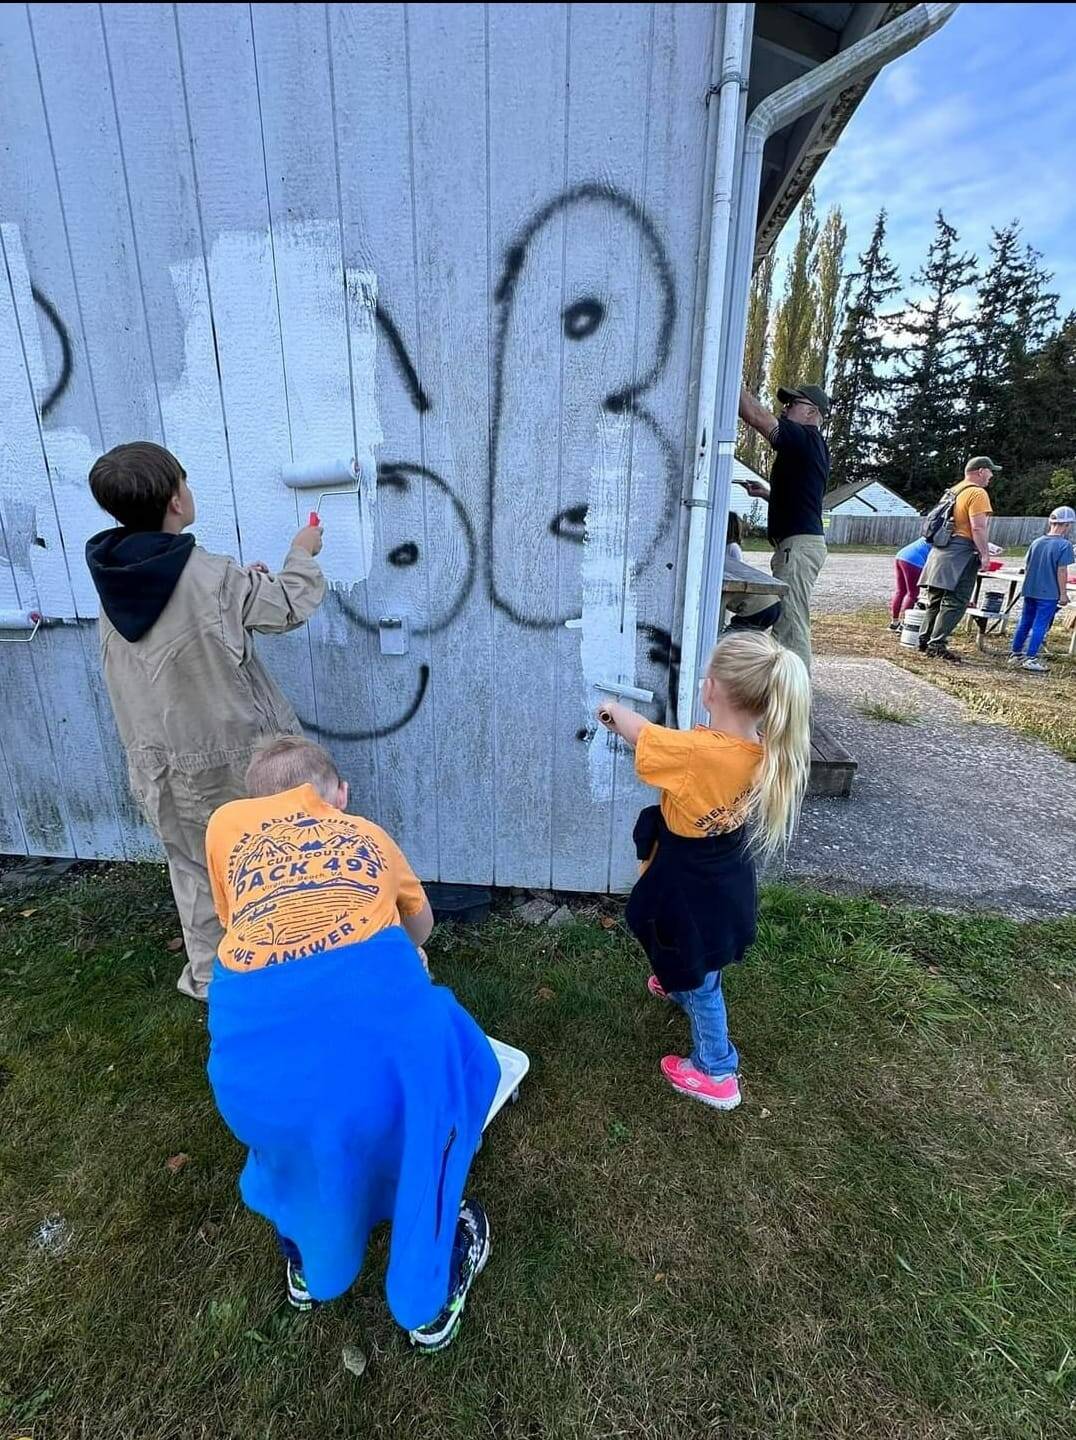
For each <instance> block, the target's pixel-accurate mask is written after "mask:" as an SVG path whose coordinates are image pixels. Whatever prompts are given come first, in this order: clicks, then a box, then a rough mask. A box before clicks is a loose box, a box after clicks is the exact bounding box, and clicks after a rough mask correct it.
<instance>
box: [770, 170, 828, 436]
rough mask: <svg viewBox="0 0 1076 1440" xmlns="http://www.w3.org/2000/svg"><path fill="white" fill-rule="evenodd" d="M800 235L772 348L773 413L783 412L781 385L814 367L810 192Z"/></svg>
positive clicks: (814, 235)
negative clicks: (780, 399) (778, 393)
mask: <svg viewBox="0 0 1076 1440" xmlns="http://www.w3.org/2000/svg"><path fill="white" fill-rule="evenodd" d="M799 221H800V224H799V232H798V234H797V235H796V243H795V245H794V246H793V247H792V254H791V255H790V256H789V257H788V266H787V269H786V271H785V289H784V294H783V295H782V297H781V303H780V305H778V307H777V314H776V315H775V316H774V322H773V347H772V350H771V352H770V364H769V371H768V380H767V385H766V396H767V399H768V400H769V403H770V406H771V408H772V409H773V410H775V411H776V410H778V409H780V405H779V402H778V399H777V389H778V386H780V385H795V384H797V383H803V382H806V380H807V376H806V374H805V373H804V372H805V371H806V370H807V369H808V368H809V366H810V364H811V351H812V343H813V337H814V326H815V317H816V314H817V298H818V297H817V295H816V293H815V285H814V282H813V278H812V260H813V256H814V248H815V244H816V243H817V241H818V220H817V217H816V216H815V209H814V194H813V192H812V191H810V190H808V191H807V193H806V195H804V197H803V199H802V200H801V201H800V208H799Z"/></svg>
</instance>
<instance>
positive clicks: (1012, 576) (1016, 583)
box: [965, 565, 1024, 650]
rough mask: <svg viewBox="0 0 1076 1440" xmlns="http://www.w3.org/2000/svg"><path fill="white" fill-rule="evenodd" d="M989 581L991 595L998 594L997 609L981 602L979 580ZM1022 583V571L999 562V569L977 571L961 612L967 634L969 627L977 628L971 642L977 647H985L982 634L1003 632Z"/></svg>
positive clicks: (981, 648) (981, 587) (981, 581)
mask: <svg viewBox="0 0 1076 1440" xmlns="http://www.w3.org/2000/svg"><path fill="white" fill-rule="evenodd" d="M984 581H987V582H989V584H988V586H987V588H988V589H989V590H990V591H991V593H992V594H995V595H998V594H1000V595H1001V597H1002V600H1001V605H1000V607H999V608H997V609H993V610H988V609H986V608H985V606H984V605H983V599H984V596H983V588H984V584H983V582H984ZM1023 584H1024V572H1023V570H1022V569H1021V570H1017V569H1015V568H1014V567H1012V566H1008V565H1003V566H1002V567H1001V569H1000V570H980V571H979V574H978V575H977V576H976V579H975V589H974V591H973V592H972V597H971V604H970V605H969V606H968V608H967V610H966V611H965V626H966V628H967V631H968V633H969V634H970V633H971V630H972V628H973V627H977V628H978V631H979V633H978V635H977V636H976V637H975V643H976V645H977V646H978V647H979V649H980V650H985V649H986V637H987V635H988V634H994V635H1004V634H1005V628H1006V626H1007V625H1008V623H1009V619H1010V617H1011V615H1012V611H1013V608H1014V606H1015V605H1016V602H1017V600H1019V598H1020V591H1021V589H1022V588H1023Z"/></svg>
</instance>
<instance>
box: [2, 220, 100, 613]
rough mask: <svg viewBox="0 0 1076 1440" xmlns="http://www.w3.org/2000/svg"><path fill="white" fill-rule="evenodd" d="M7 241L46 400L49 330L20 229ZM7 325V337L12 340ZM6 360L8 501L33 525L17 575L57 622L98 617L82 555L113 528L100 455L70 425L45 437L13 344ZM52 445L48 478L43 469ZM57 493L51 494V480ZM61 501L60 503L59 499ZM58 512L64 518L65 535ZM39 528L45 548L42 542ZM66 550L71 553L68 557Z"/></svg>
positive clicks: (29, 350)
mask: <svg viewBox="0 0 1076 1440" xmlns="http://www.w3.org/2000/svg"><path fill="white" fill-rule="evenodd" d="M0 241H2V245H3V252H4V255H5V257H6V259H7V271H8V274H9V276H10V277H11V295H12V298H13V300H14V305H15V313H16V315H17V318H18V330H19V334H20V337H21V349H22V351H23V352H24V353H25V363H26V369H28V370H29V374H30V382H31V384H32V386H33V393H34V395H36V396H37V397H39V398H40V397H41V396H43V395H45V394H46V393H47V392H48V389H49V374H48V370H47V367H46V364H45V350H44V345H43V343H42V339H41V330H40V325H39V321H38V315H37V306H36V305H35V304H34V299H33V294H32V292H31V289H30V271H29V267H28V266H27V263H26V255H25V252H24V250H23V245H22V236H21V234H20V232H19V227H18V226H17V225H10V224H4V225H0ZM7 333H8V332H7V328H6V327H5V335H7ZM4 352H5V353H4V354H3V355H2V356H0V370H3V372H4V373H3V376H2V377H0V384H2V386H3V392H4V396H5V401H4V408H5V409H6V410H8V414H7V415H6V416H3V417H0V429H2V431H3V434H2V435H0V443H2V445H3V449H2V451H0V503H5V510H6V509H7V507H8V506H14V505H16V504H17V503H19V502H21V504H22V505H23V506H29V507H31V512H32V513H31V515H30V517H29V523H28V526H27V527H26V533H25V534H24V535H23V537H22V540H21V541H20V543H19V546H18V548H17V549H16V550H15V551H14V553H13V554H12V557H11V558H12V563H13V566H14V568H15V572H16V576H17V575H18V573H19V572H20V570H21V571H23V572H24V573H29V574H30V575H32V578H33V585H34V588H35V589H36V591H37V604H38V606H39V608H40V609H41V611H42V612H43V613H44V614H46V615H49V616H52V617H54V618H56V619H63V620H71V619H74V618H75V617H76V616H81V617H83V618H93V617H95V616H96V615H97V612H98V603H97V592H96V591H95V590H94V588H93V584H92V582H91V580H90V577H89V574H88V572H87V570H86V565H85V563H84V561H83V558H82V552H83V550H84V548H85V545H86V541H87V540H88V539H89V537H90V536H91V535H93V534H95V533H96V531H98V530H101V529H103V528H104V526H105V525H106V524H107V523H108V517H107V516H106V515H104V514H103V512H102V511H101V510H99V509H98V507H97V505H96V503H95V502H94V499H93V496H92V495H91V494H90V491H89V487H88V486H87V484H86V476H87V474H88V473H89V469H90V466H91V465H92V464H93V462H94V460H95V458H96V456H97V450H96V448H95V446H94V445H93V444H92V443H91V441H90V438H89V436H88V435H85V434H84V433H83V432H82V431H81V430H75V429H71V428H69V427H57V428H51V427H49V426H46V427H45V428H44V431H43V434H42V435H41V437H40V438H38V437H37V435H36V430H37V418H36V415H35V414H34V413H33V404H32V400H31V397H30V395H29V393H28V392H27V391H26V380H25V375H24V367H23V354H22V353H20V352H19V349H17V348H15V347H13V346H12V345H9V344H5V346H4ZM11 405H18V406H19V407H20V409H21V410H25V412H26V413H25V414H20V416H19V420H18V421H17V422H16V420H15V417H14V415H13V413H12V412H11V410H10V409H9V407H10V406H11ZM30 431H32V432H33V433H34V437H35V442H36V443H35V445H34V449H35V450H36V456H34V457H30V456H23V457H22V458H21V459H18V460H17V457H16V456H15V455H14V454H13V453H12V452H10V451H9V450H8V443H9V440H8V439H6V438H5V437H11V436H13V435H14V434H15V433H17V432H21V433H24V434H29V432H30ZM42 442H43V444H44V453H45V458H46V460H47V462H48V474H47V475H46V473H45V471H44V468H43V466H41V464H40V459H41V444H42ZM50 477H51V480H52V489H51V491H50V489H49V483H48V482H49V478H50ZM54 496H55V503H54V500H53V497H54ZM57 511H59V513H60V514H61V515H62V516H63V537H62V539H61V536H60V525H59V523H58V521H57ZM31 530H32V531H33V532H34V534H35V535H36V536H37V537H40V539H41V540H43V541H44V542H45V543H44V545H43V546H42V545H35V544H34V543H33V539H34V536H33V535H30V534H29V531H31ZM65 552H66V554H65Z"/></svg>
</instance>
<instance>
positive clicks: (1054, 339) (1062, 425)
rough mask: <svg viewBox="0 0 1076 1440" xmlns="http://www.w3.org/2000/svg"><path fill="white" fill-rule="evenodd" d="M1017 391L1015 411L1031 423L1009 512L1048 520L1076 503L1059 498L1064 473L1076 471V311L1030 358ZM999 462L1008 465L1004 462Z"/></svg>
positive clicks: (1016, 471) (1016, 470)
mask: <svg viewBox="0 0 1076 1440" xmlns="http://www.w3.org/2000/svg"><path fill="white" fill-rule="evenodd" d="M1015 388H1016V389H1018V390H1019V392H1020V399H1019V403H1018V407H1017V408H1018V409H1019V411H1020V412H1021V413H1025V414H1026V415H1027V417H1028V419H1027V438H1026V447H1025V450H1026V455H1025V459H1024V461H1023V462H1021V463H1018V464H1016V465H1014V467H1013V473H1012V477H1011V479H1010V480H1009V484H1008V486H1007V489H1006V492H1005V508H1006V509H1007V510H1008V511H1009V512H1010V513H1012V514H1017V515H1020V514H1022V515H1044V514H1047V513H1048V512H1049V511H1050V510H1052V509H1053V507H1054V506H1055V505H1065V504H1073V503H1074V502H1073V501H1072V500H1066V499H1064V498H1059V497H1060V496H1061V495H1062V492H1064V491H1065V483H1066V482H1065V478H1064V476H1065V472H1073V471H1076V311H1073V312H1072V314H1070V315H1069V316H1068V317H1067V319H1066V320H1065V322H1064V324H1063V325H1062V326H1061V327H1060V329H1059V330H1057V331H1056V332H1055V333H1054V334H1053V335H1051V336H1050V337H1049V338H1048V339H1047V340H1046V342H1045V344H1043V345H1042V346H1041V347H1040V348H1039V349H1038V350H1037V351H1036V352H1035V354H1033V355H1032V356H1030V357H1029V358H1028V361H1027V366H1026V373H1024V374H1023V375H1022V376H1021V378H1020V379H1019V380H1018V382H1017V384H1016V387H1015ZM995 458H996V459H997V460H998V463H999V464H1002V465H1003V464H1005V461H1004V460H1003V459H1002V458H1001V456H997V457H995ZM1055 477H1059V478H1057V481H1056V483H1055Z"/></svg>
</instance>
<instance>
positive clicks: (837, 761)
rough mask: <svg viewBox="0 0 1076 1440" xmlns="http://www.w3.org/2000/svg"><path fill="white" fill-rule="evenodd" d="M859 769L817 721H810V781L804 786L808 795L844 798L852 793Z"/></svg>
mask: <svg viewBox="0 0 1076 1440" xmlns="http://www.w3.org/2000/svg"><path fill="white" fill-rule="evenodd" d="M858 768H859V767H858V766H857V764H856V762H855V761H854V760H853V759H852V757H851V755H849V753H848V751H847V750H846V749H845V748H844V746H843V745H842V744H841V743H840V742H839V741H838V740H835V739H834V738H833V736H832V735H831V734H830V733H829V732H828V731H827V730H826V729H824V728H823V726H821V725H819V723H818V721H817V720H812V721H811V778H810V779H809V780H808V782H807V794H808V795H837V796H840V797H841V798H842V799H843V798H847V796H849V795H851V793H852V781H853V779H854V778H855V773H856V770H857V769H858Z"/></svg>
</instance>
